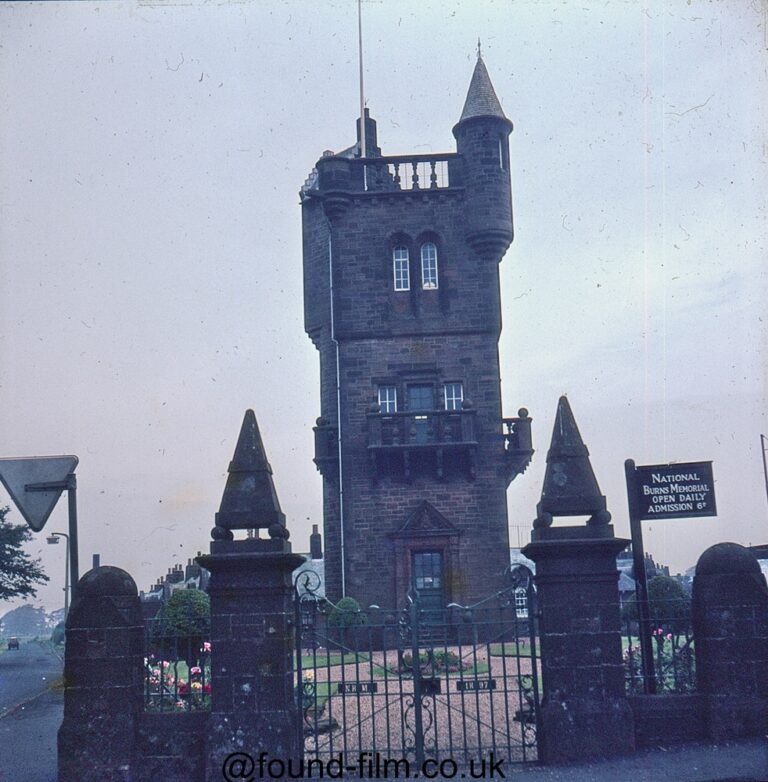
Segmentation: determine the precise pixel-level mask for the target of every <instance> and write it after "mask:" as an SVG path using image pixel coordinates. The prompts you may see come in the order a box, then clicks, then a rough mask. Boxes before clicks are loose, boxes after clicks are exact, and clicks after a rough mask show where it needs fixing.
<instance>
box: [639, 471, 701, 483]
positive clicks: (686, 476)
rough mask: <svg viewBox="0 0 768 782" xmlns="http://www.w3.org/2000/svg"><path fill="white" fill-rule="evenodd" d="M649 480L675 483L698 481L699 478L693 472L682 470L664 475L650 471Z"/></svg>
mask: <svg viewBox="0 0 768 782" xmlns="http://www.w3.org/2000/svg"><path fill="white" fill-rule="evenodd" d="M651 480H652V481H653V482H654V483H677V482H678V481H699V480H701V479H700V478H699V476H698V474H697V473H695V472H682V473H678V474H677V475H664V474H663V473H659V472H653V473H651Z"/></svg>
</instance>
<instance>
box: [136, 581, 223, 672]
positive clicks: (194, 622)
mask: <svg viewBox="0 0 768 782" xmlns="http://www.w3.org/2000/svg"><path fill="white" fill-rule="evenodd" d="M210 635H211V600H210V598H209V597H208V595H207V594H206V593H205V592H202V591H200V590H199V589H177V590H176V591H175V592H173V594H172V595H171V596H170V597H169V598H168V600H167V601H166V602H165V604H164V605H163V607H162V608H161V609H160V612H159V613H158V615H157V619H156V620H155V621H154V623H153V626H152V631H151V633H150V640H151V642H152V646H153V647H154V650H155V651H156V652H157V653H158V654H159V655H161V656H162V657H164V658H166V659H179V660H185V661H186V662H187V664H188V665H189V666H190V667H192V666H196V665H199V661H200V655H201V652H202V648H203V643H204V642H205V641H207V640H208V639H209V638H210Z"/></svg>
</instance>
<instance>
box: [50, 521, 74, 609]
mask: <svg viewBox="0 0 768 782" xmlns="http://www.w3.org/2000/svg"><path fill="white" fill-rule="evenodd" d="M59 538H66V540H67V556H66V564H65V569H64V619H65V620H66V618H67V614H68V613H69V535H67V533H66V532H52V533H51V534H50V535H49V536H48V537H47V538H46V540H47V541H48V543H49V544H53V545H56V544H58V542H59Z"/></svg>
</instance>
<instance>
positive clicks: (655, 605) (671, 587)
mask: <svg viewBox="0 0 768 782" xmlns="http://www.w3.org/2000/svg"><path fill="white" fill-rule="evenodd" d="M648 611H649V614H650V619H651V624H652V625H653V626H654V627H656V628H659V627H662V628H666V629H668V630H671V631H673V632H676V633H682V632H685V631H686V630H687V629H688V627H689V625H690V621H691V598H690V597H689V595H688V593H687V592H686V591H685V588H684V587H683V585H682V584H681V583H680V582H679V581H677V579H674V578H672V577H671V576H656V577H655V578H652V579H651V580H650V581H649V582H648ZM621 615H622V619H623V620H624V621H625V622H626V621H632V622H637V621H638V620H639V618H640V617H639V613H638V610H637V596H636V595H634V596H633V597H632V598H630V599H629V600H628V601H627V602H626V603H625V604H624V606H623V607H622V611H621Z"/></svg>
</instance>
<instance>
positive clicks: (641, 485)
mask: <svg viewBox="0 0 768 782" xmlns="http://www.w3.org/2000/svg"><path fill="white" fill-rule="evenodd" d="M636 475H637V479H636V480H637V483H636V484H635V485H636V492H637V493H636V495H635V496H636V498H637V501H638V512H639V513H640V517H641V518H647V519H650V518H655V519H658V518H663V517H669V518H680V517H685V516H688V515H690V516H715V515H717V510H716V507H715V486H714V478H713V476H712V465H711V462H689V463H687V464H677V465H671V464H663V465H662V464H657V465H648V466H646V467H638V468H637V470H636Z"/></svg>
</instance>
